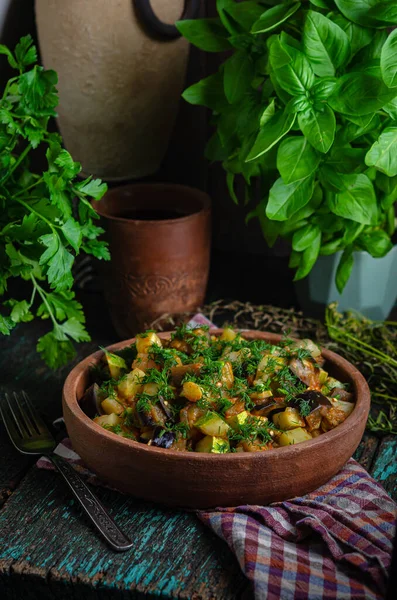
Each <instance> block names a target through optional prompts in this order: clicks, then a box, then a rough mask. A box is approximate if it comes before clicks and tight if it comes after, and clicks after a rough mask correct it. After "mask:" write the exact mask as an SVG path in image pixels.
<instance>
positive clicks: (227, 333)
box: [220, 327, 237, 342]
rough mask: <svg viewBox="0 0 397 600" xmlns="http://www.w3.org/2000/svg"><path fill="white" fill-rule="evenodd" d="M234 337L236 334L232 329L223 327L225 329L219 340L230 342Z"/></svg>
mask: <svg viewBox="0 0 397 600" xmlns="http://www.w3.org/2000/svg"><path fill="white" fill-rule="evenodd" d="M236 336H237V333H236V332H235V331H234V329H232V328H231V327H225V329H224V330H223V331H222V335H221V337H220V339H221V340H222V341H223V342H232V341H233V340H234V339H235V337H236Z"/></svg>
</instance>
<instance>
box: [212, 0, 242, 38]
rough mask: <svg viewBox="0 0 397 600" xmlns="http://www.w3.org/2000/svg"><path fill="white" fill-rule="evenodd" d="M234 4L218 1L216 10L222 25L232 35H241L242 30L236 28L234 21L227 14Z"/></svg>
mask: <svg viewBox="0 0 397 600" xmlns="http://www.w3.org/2000/svg"><path fill="white" fill-rule="evenodd" d="M232 4H234V2H233V0H216V10H217V13H218V15H219V18H220V20H221V22H222V25H223V26H224V27H225V29H226V30H227V31H228V32H229V33H230V34H231V35H239V34H240V33H241V30H240V29H239V28H238V27H236V24H235V23H234V21H233V19H231V18H230V17H229V15H228V13H227V8H228V7H229V6H231V5H232Z"/></svg>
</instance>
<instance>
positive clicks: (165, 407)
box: [159, 395, 174, 421]
mask: <svg viewBox="0 0 397 600" xmlns="http://www.w3.org/2000/svg"><path fill="white" fill-rule="evenodd" d="M159 402H160V404H161V408H162V409H163V411H164V414H165V416H166V417H167V419H169V420H171V421H174V416H173V414H172V410H171V409H170V407H169V406H168V404H167V401H166V400H164V398H163V396H161V395H159Z"/></svg>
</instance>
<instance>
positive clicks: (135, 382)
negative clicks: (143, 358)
mask: <svg viewBox="0 0 397 600" xmlns="http://www.w3.org/2000/svg"><path fill="white" fill-rule="evenodd" d="M144 377H145V373H144V371H142V370H141V369H133V371H131V372H130V373H128V374H127V375H126V377H125V378H124V379H123V380H122V381H120V383H119V384H118V386H117V392H118V394H119V396H120V397H121V398H134V396H136V394H138V393H140V392H141V391H142V379H143V378H144Z"/></svg>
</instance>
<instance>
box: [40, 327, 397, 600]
mask: <svg viewBox="0 0 397 600" xmlns="http://www.w3.org/2000/svg"><path fill="white" fill-rule="evenodd" d="M194 323H195V324H200V325H202V324H206V323H205V318H204V317H202V315H199V316H197V317H195V320H194ZM56 453H57V454H60V455H61V456H63V457H64V458H65V459H66V460H68V461H69V462H71V463H73V464H74V466H75V468H76V469H77V470H78V471H79V472H80V473H81V474H82V475H83V476H86V477H88V481H90V482H91V483H95V484H98V485H101V482H99V481H98V479H97V478H96V476H95V475H93V474H92V473H90V471H88V470H87V468H86V467H85V466H84V464H83V463H82V461H81V459H80V457H79V456H78V455H77V454H76V453H75V452H74V451H73V449H72V447H71V444H70V440H69V439H67V438H66V439H65V440H63V442H61V444H59V445H58V447H57V449H56ZM37 465H38V467H40V468H45V469H50V468H53V467H52V464H51V463H50V461H48V460H47V459H45V458H41V459H40V460H39V461H38V463H37ZM197 516H198V517H199V519H201V521H203V523H205V524H206V525H208V526H209V527H211V529H212V530H213V531H214V532H215V533H216V534H217V535H218V536H219V537H220V538H222V539H223V540H225V541H226V543H227V544H228V546H229V547H230V549H231V551H232V552H233V553H234V554H235V556H236V557H237V559H238V561H239V564H240V567H241V569H242V570H243V572H244V573H245V575H246V576H247V577H248V579H249V580H250V581H251V582H252V585H253V589H254V594H255V598H256V599H257V600H381V599H382V598H384V596H385V592H386V585H387V574H388V570H389V567H390V563H391V554H392V545H393V541H392V540H393V535H394V529H395V522H396V518H397V505H396V504H395V503H394V502H393V500H392V499H391V498H390V497H389V496H388V495H387V493H386V492H385V490H384V489H383V488H382V487H381V485H379V484H378V483H377V482H376V481H375V480H374V479H372V477H370V475H369V474H368V473H367V472H366V471H365V470H364V469H363V468H362V467H361V466H360V465H359V464H358V463H357V462H356V461H355V460H353V459H350V460H349V461H348V463H347V464H346V465H345V467H344V468H343V469H342V470H341V471H340V472H339V473H338V474H337V475H336V476H335V477H334V478H333V479H331V481H329V482H328V483H327V484H325V485H323V486H322V487H320V488H319V489H317V490H316V491H314V492H312V493H311V494H307V495H306V496H302V497H299V498H292V499H291V500H288V501H285V502H276V503H273V504H271V505H270V506H238V507H237V508H217V509H214V510H211V511H198V512H197ZM396 597H397V592H396Z"/></svg>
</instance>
